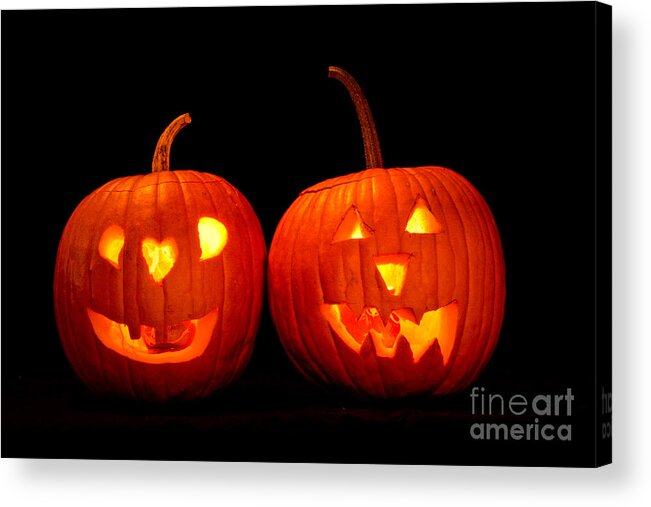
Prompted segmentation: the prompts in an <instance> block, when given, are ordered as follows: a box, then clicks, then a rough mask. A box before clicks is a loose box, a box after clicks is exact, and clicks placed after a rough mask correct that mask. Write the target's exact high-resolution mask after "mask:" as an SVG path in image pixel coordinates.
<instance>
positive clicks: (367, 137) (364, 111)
mask: <svg viewBox="0 0 651 507" xmlns="http://www.w3.org/2000/svg"><path fill="white" fill-rule="evenodd" d="M328 77H331V78H334V79H336V80H337V81H339V82H340V83H342V84H343V85H344V86H345V87H346V89H347V90H348V93H349V94H350V97H351V98H352V99H353V104H355V110H356V111H357V118H359V124H360V126H361V127H362V139H363V140H364V157H365V158H366V168H367V169H371V168H374V167H377V168H383V167H384V161H383V160H382V150H380V141H379V139H378V136H377V129H376V128H375V122H374V121H373V114H372V113H371V108H370V107H369V105H368V102H367V100H366V97H365V96H364V92H363V91H362V88H361V87H360V86H359V84H357V81H355V78H353V76H351V75H350V74H348V72H346V71H345V70H343V69H340V68H339V67H328Z"/></svg>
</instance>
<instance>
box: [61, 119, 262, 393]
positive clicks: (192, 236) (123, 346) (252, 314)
mask: <svg viewBox="0 0 651 507" xmlns="http://www.w3.org/2000/svg"><path fill="white" fill-rule="evenodd" d="M177 120H178V119H177ZM185 121H186V122H189V116H188V117H187V118H186V120H185ZM172 137H173V135H172ZM161 139H162V138H161ZM169 141H170V142H171V139H170V140H169ZM168 154H169V149H168ZM200 221H201V222H200ZM200 224H202V225H200ZM206 224H208V229H209V230H208V232H206ZM220 224H221V225H220ZM211 227H212V228H213V229H212V233H213V236H214V235H215V234H217V235H219V233H223V236H222V237H220V238H219V237H218V236H215V237H218V238H219V239H220V241H221V243H220V244H216V243H215V244H213V248H212V249H211V247H210V232H211V231H210V228H211ZM202 233H203V235H201V234H202ZM116 234H117V239H115V237H114V236H115V235H116ZM112 235H113V236H112ZM226 236H227V237H226ZM107 238H108V239H107ZM213 239H214V238H213ZM106 245H109V247H107V246H106ZM111 245H112V246H111ZM265 254H266V247H265V243H264V238H263V235H262V230H261V227H260V223H259V221H258V219H257V216H256V215H255V212H254V211H253V209H252V208H251V206H250V204H249V203H248V202H247V200H246V199H245V197H244V196H243V195H242V194H241V193H240V192H238V191H237V190H236V189H235V188H234V187H233V186H232V185H231V184H229V183H228V182H227V181H226V180H224V179H223V178H219V177H217V176H214V175H212V174H208V173H200V172H196V171H169V170H163V171H160V172H158V171H157V172H153V173H150V174H145V175H137V176H128V177H122V178H118V179H116V180H113V181H111V182H109V183H106V184H105V185H103V186H102V187H100V188H99V189H97V190H95V191H94V192H93V193H92V194H90V195H89V196H87V197H86V198H85V199H84V200H83V201H82V202H81V203H80V204H79V205H78V207H77V208H76V210H75V211H74V213H73V214H72V216H71V217H70V219H69V221H68V223H67V225H66V227H65V229H64V232H63V235H62V237H61V240H60V243H59V249H58V252H57V260H56V267H55V277H54V302H55V313H56V320H57V325H58V328H59V334H60V338H61V343H62V345H63V348H64V350H65V353H66V356H67V357H68V360H69V362H70V364H71V365H72V367H73V369H74V371H75V372H76V373H77V375H78V376H79V378H80V379H81V380H82V381H83V382H84V383H85V384H86V385H87V386H88V387H89V388H90V389H91V390H92V391H94V392H95V393H97V394H100V395H110V396H118V397H127V398H133V399H138V400H150V401H167V400H183V399H195V398H202V397H205V396H208V395H209V394H211V393H212V392H214V391H215V390H217V389H222V388H224V387H226V386H227V385H229V384H230V383H231V382H233V381H234V380H235V379H236V378H237V377H238V375H239V374H240V373H241V372H242V371H243V369H244V367H245V366H246V364H247V362H248V360H249V358H250V356H251V352H252V349H253V345H254V341H255V335H256V331H257V327H258V322H259V316H260V311H261V306H262V300H263V292H264V262H265ZM166 256H167V257H166ZM166 259H167V260H166Z"/></svg>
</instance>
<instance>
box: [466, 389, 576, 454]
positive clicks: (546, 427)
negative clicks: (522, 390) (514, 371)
mask: <svg viewBox="0 0 651 507" xmlns="http://www.w3.org/2000/svg"><path fill="white" fill-rule="evenodd" d="M470 401H471V408H472V415H473V416H484V417H489V418H491V419H494V418H495V417H496V416H497V417H500V416H504V417H507V418H508V419H509V421H508V424H507V423H499V422H498V423H495V422H476V423H474V424H473V425H472V426H470V436H471V437H472V438H473V439H474V440H547V441H549V440H561V441H567V442H569V441H571V440H572V425H571V424H567V423H566V419H567V418H569V417H571V416H572V402H573V401H574V395H573V394H572V389H571V388H568V389H567V390H566V391H565V393H564V394H538V395H535V396H533V397H530V398H527V397H526V396H524V395H523V394H513V395H511V396H505V395H502V394H491V393H487V392H485V389H484V388H483V387H473V388H472V390H471V391H470ZM514 417H517V418H521V419H516V420H521V422H517V423H513V422H511V421H512V420H513V419H514ZM560 421H563V422H564V424H560V423H559V422H560Z"/></svg>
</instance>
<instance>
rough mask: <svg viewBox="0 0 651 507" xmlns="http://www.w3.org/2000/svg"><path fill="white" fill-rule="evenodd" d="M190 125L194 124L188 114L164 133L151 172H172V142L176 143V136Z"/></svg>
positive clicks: (174, 122) (171, 124)
mask: <svg viewBox="0 0 651 507" xmlns="http://www.w3.org/2000/svg"><path fill="white" fill-rule="evenodd" d="M189 123H192V118H190V115H189V114H188V113H185V114H182V115H181V116H179V117H178V118H176V119H175V120H174V121H173V122H172V123H170V124H169V125H168V126H167V128H166V129H165V130H164V131H163V133H162V134H161V136H160V138H159V139H158V144H156V150H154V160H153V161H152V163H151V172H153V173H157V172H161V171H169V170H170V150H171V148H172V141H174V138H175V137H176V134H178V133H179V131H180V130H181V129H182V128H183V127H185V126H186V125H187V124H189Z"/></svg>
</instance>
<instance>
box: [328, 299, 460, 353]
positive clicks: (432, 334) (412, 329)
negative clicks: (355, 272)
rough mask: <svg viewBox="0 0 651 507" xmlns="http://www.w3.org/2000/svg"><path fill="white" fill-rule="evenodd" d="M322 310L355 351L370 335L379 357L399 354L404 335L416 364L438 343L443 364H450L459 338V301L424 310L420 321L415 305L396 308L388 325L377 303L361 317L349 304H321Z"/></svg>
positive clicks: (336, 331)
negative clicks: (400, 341) (398, 347)
mask: <svg viewBox="0 0 651 507" xmlns="http://www.w3.org/2000/svg"><path fill="white" fill-rule="evenodd" d="M321 313H322V314H323V316H324V317H325V318H326V320H327V321H328V323H329V324H330V327H331V328H332V330H333V331H334V332H335V334H336V335H337V336H338V337H339V338H340V339H341V340H342V341H343V342H344V343H345V344H346V345H347V346H348V347H350V348H351V349H352V350H354V351H355V352H359V351H360V349H361V348H362V345H364V342H365V341H366V340H367V339H368V338H369V336H370V338H371V340H372V341H373V346H374V348H375V353H376V355H377V356H378V357H387V358H393V357H395V354H396V347H397V344H398V342H399V340H400V338H401V337H402V338H404V339H405V340H406V341H407V343H409V346H410V348H411V352H412V354H413V357H414V363H417V362H418V361H419V360H420V358H421V357H423V355H424V354H425V352H427V350H428V349H429V348H431V347H432V346H433V345H434V344H435V343H438V344H439V348H440V350H441V355H442V356H443V364H444V365H446V364H447V363H448V361H449V359H450V354H451V353H452V349H453V348H454V342H455V340H456V333H457V316H458V303H457V301H456V300H454V301H451V302H450V303H448V304H447V305H445V306H442V307H440V308H438V309H436V310H428V311H426V312H424V313H423V315H422V317H421V319H420V322H416V317H415V315H414V311H413V310H412V309H411V308H398V309H394V310H393V311H392V312H391V315H390V316H389V318H388V320H387V322H386V324H385V323H384V322H383V320H382V317H381V316H380V312H379V311H378V309H377V308H376V307H374V306H366V307H364V309H363V310H362V313H361V315H360V316H359V317H357V316H356V315H355V313H354V312H353V310H352V309H351V308H350V306H349V305H348V304H347V303H337V304H326V303H324V304H323V305H321Z"/></svg>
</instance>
